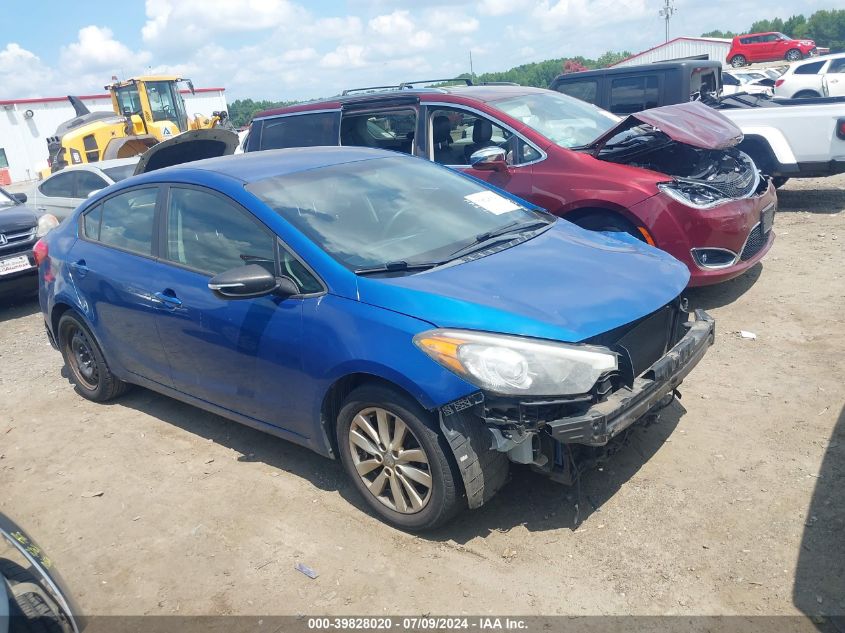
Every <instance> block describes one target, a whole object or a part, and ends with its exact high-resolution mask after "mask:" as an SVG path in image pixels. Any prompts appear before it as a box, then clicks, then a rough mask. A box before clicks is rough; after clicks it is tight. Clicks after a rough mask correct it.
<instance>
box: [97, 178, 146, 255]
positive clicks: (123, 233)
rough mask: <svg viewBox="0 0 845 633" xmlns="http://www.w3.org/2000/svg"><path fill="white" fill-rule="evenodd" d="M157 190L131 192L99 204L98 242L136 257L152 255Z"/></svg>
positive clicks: (135, 190)
mask: <svg viewBox="0 0 845 633" xmlns="http://www.w3.org/2000/svg"><path fill="white" fill-rule="evenodd" d="M157 197H158V187H149V188H144V189H132V190H130V191H127V192H126V193H121V194H119V195H116V196H112V197H111V198H109V199H108V200H106V201H105V202H104V203H103V208H102V219H101V221H100V235H99V241H100V242H102V243H103V244H108V245H109V246H115V247H117V248H120V249H123V250H127V251H131V252H133V253H138V254H140V255H152V254H153V229H154V226H155V208H156V199H157Z"/></svg>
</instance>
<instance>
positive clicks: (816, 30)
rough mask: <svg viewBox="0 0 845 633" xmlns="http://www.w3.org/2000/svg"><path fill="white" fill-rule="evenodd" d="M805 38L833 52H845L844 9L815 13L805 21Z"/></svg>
mask: <svg viewBox="0 0 845 633" xmlns="http://www.w3.org/2000/svg"><path fill="white" fill-rule="evenodd" d="M806 26H807V37H809V38H810V39H812V40H814V41H815V42H816V44H817V45H818V46H827V47H828V48H830V50H831V51H833V52H838V51H843V50H845V9H833V10H830V11H825V10H822V11H816V12H815V13H814V14H813V15H811V16H810V18H809V19H808V20H807V25H806Z"/></svg>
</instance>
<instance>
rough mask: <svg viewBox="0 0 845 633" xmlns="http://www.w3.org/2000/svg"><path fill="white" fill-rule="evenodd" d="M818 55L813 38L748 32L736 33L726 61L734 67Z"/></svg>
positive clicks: (794, 59)
mask: <svg viewBox="0 0 845 633" xmlns="http://www.w3.org/2000/svg"><path fill="white" fill-rule="evenodd" d="M813 55H818V49H816V43H815V42H814V41H813V40H794V39H792V38H791V37H789V36H788V35H784V34H783V33H748V34H747V35H737V36H736V37H735V38H734V39H733V42H732V43H731V50H730V51H729V52H728V57H727V60H728V63H729V64H730V65H731V66H733V67H734V68H739V67H740V66H745V65H747V64H750V63H751V62H774V61H777V60H779V59H785V60H787V61H790V62H796V61H798V60H799V59H804V58H805V57H812V56H813Z"/></svg>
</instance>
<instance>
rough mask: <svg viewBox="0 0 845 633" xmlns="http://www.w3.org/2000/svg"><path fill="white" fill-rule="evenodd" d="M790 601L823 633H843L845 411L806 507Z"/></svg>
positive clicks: (844, 598) (844, 591)
mask: <svg viewBox="0 0 845 633" xmlns="http://www.w3.org/2000/svg"><path fill="white" fill-rule="evenodd" d="M792 600H793V602H794V604H795V606H796V607H797V608H798V609H799V610H800V611H801V612H803V613H805V614H806V615H808V616H811V617H813V618H814V620H815V621H816V622H817V624H818V626H819V629H820V630H823V631H839V632H845V407H843V409H842V412H841V413H840V414H839V420H838V421H837V422H836V426H835V427H834V429H833V433H832V434H831V436H830V441H829V442H828V444H827V450H826V452H825V455H824V459H823V460H822V465H821V470H820V471H819V478H818V480H817V481H816V487H815V489H814V490H813V497H812V499H811V500H810V506H809V508H808V509H807V517H806V520H805V522H804V535H803V537H802V539H801V550H800V551H799V552H798V564H797V567H796V570H795V586H794V587H793V590H792Z"/></svg>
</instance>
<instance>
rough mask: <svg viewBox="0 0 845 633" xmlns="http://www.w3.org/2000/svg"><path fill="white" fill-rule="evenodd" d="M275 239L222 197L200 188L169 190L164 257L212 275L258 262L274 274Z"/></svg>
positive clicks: (174, 188) (173, 188) (175, 188)
mask: <svg viewBox="0 0 845 633" xmlns="http://www.w3.org/2000/svg"><path fill="white" fill-rule="evenodd" d="M274 242H275V238H274V237H273V235H272V233H270V231H269V230H267V229H265V228H263V227H261V226H260V225H259V224H258V222H256V221H255V220H254V219H252V218H250V217H248V216H247V214H246V213H244V212H243V211H241V210H240V209H239V208H238V207H237V206H236V205H234V204H233V203H231V202H229V201H227V200H225V199H224V198H222V197H220V196H218V195H215V194H212V193H208V192H206V191H202V190H200V189H183V188H178V187H172V188H171V189H170V209H169V212H168V216H167V259H169V260H170V261H172V262H176V263H178V264H182V265H184V266H187V267H188V268H193V269H195V270H199V271H202V272H207V273H210V274H212V275H215V274H217V273H222V272H223V271H225V270H230V269H232V268H237V267H238V266H244V265H246V264H259V265H262V266H265V267H266V268H267V269H268V270H269V271H270V272H271V273H273V274H276V266H275V259H276V258H275V246H274Z"/></svg>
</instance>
